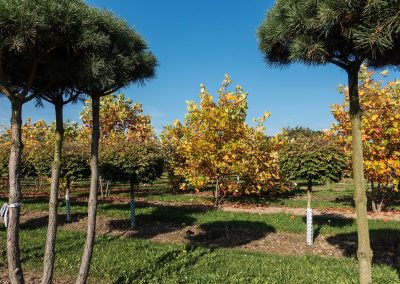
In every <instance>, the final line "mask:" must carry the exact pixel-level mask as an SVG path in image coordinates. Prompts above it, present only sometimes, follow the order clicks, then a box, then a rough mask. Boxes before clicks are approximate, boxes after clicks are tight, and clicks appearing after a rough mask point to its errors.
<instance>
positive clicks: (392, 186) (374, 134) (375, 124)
mask: <svg viewBox="0 0 400 284" xmlns="http://www.w3.org/2000/svg"><path fill="white" fill-rule="evenodd" d="M382 73H383V75H384V76H386V75H387V71H383V72H382ZM374 77H375V76H374V72H373V71H368V69H367V67H366V66H363V68H362V70H361V72H360V79H361V83H360V86H359V89H360V91H359V94H360V104H361V107H362V109H363V112H364V114H363V116H362V125H363V129H362V142H363V150H364V168H365V178H366V179H367V180H368V181H369V182H370V184H371V201H372V206H371V207H372V210H373V211H374V212H379V211H380V210H381V208H382V204H383V202H384V197H385V196H388V197H390V195H393V194H394V193H396V192H397V191H398V186H399V179H400V81H398V80H396V81H391V82H387V83H386V84H384V82H383V80H376V79H375V78H374ZM339 91H340V92H341V93H342V94H343V95H344V101H343V103H342V104H336V105H333V106H332V114H333V116H334V117H335V119H336V120H337V123H336V124H334V125H333V126H332V129H331V132H332V134H333V135H334V137H335V139H337V140H338V141H339V142H340V144H341V145H342V146H343V148H344V150H345V151H346V153H347V155H348V156H351V152H352V151H351V147H350V133H351V131H350V130H351V125H350V118H349V115H348V113H347V111H346V110H347V108H348V105H349V91H348V88H347V87H343V86H340V88H339ZM349 162H350V161H349Z"/></svg>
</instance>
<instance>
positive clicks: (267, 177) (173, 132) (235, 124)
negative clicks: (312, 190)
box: [161, 76, 280, 207]
mask: <svg viewBox="0 0 400 284" xmlns="http://www.w3.org/2000/svg"><path fill="white" fill-rule="evenodd" d="M230 84H231V79H230V77H229V76H226V77H225V79H224V81H223V82H222V87H221V88H220V89H219V90H218V101H217V102H215V101H214V99H213V97H212V96H211V95H210V94H209V92H208V91H207V90H206V88H205V87H204V86H203V85H202V86H201V93H200V104H197V103H195V102H193V101H190V102H188V113H187V114H186V116H185V121H184V123H182V124H181V123H180V122H176V123H175V124H174V125H173V126H167V127H166V128H165V130H164V132H163V134H162V136H161V140H162V144H163V147H164V149H166V150H167V160H168V161H167V169H168V168H171V166H172V167H173V175H172V176H173V177H174V179H176V178H175V177H182V180H183V181H184V182H183V183H182V184H181V188H182V189H185V188H188V187H192V188H194V189H195V190H200V189H204V188H206V187H207V186H209V185H213V195H214V203H215V206H216V207H218V206H219V204H220V200H221V199H222V198H223V197H224V196H225V194H226V193H232V194H237V193H239V192H241V193H244V194H254V193H260V192H261V191H262V190H270V189H275V188H278V187H280V184H279V176H278V170H277V169H278V159H277V152H276V150H277V149H275V146H274V143H273V140H272V139H267V137H266V136H265V128H264V126H263V123H264V120H265V119H266V118H267V117H268V116H269V115H270V114H269V113H265V114H264V115H263V116H262V117H261V118H260V119H258V122H259V125H258V126H257V127H256V128H251V127H250V126H249V125H247V124H246V116H247V93H246V92H244V91H243V89H242V87H240V86H236V88H235V90H234V91H229V90H228V87H229V85H230ZM221 192H222V193H224V195H222V197H221V194H220V193H221Z"/></svg>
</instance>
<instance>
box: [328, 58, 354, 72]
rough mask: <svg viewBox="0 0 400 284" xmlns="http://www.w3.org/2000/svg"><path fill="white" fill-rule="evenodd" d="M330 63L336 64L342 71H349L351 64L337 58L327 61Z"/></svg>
mask: <svg viewBox="0 0 400 284" xmlns="http://www.w3.org/2000/svg"><path fill="white" fill-rule="evenodd" d="M327 61H328V62H330V63H332V64H335V65H337V66H339V67H340V68H342V69H347V68H348V67H349V64H348V62H347V61H345V60H343V59H340V58H337V57H331V58H330V59H328V60H327Z"/></svg>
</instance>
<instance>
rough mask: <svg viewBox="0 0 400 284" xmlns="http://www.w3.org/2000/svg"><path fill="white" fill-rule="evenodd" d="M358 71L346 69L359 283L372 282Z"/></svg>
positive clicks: (356, 69)
mask: <svg viewBox="0 0 400 284" xmlns="http://www.w3.org/2000/svg"><path fill="white" fill-rule="evenodd" d="M358 71H359V68H354V69H351V70H348V77H349V97H350V111H349V114H350V120H351V129H352V149H353V178H354V187H355V190H354V203H355V207H356V214H357V234H358V250H357V258H358V268H359V274H360V283H361V284H369V283H372V278H371V262H372V250H371V245H370V238H369V230H368V219H367V195H366V190H365V186H364V165H363V162H364V157H363V145H362V134H361V114H362V110H361V107H360V98H359V94H358Z"/></svg>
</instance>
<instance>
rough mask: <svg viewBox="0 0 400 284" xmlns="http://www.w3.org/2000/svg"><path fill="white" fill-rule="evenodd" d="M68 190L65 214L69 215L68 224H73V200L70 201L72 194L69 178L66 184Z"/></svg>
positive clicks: (66, 190)
mask: <svg viewBox="0 0 400 284" xmlns="http://www.w3.org/2000/svg"><path fill="white" fill-rule="evenodd" d="M65 187H66V189H65V213H66V215H67V222H68V223H69V222H71V200H70V197H69V196H70V194H71V179H70V178H67V184H66V186H65Z"/></svg>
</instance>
